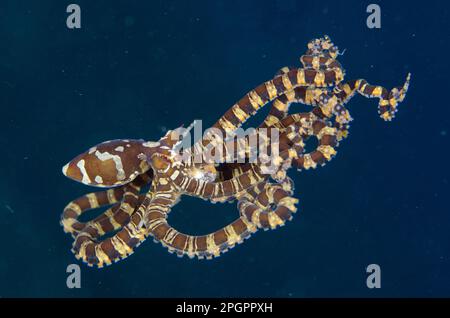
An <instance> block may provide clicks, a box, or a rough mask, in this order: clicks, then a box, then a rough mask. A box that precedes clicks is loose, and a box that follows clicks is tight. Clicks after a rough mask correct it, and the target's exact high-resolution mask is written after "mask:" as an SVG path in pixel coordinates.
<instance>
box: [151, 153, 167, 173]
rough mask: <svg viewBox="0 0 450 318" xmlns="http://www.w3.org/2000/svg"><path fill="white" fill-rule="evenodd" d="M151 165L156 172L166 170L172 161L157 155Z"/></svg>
mask: <svg viewBox="0 0 450 318" xmlns="http://www.w3.org/2000/svg"><path fill="white" fill-rule="evenodd" d="M151 164H152V167H153V168H155V169H156V170H166V169H167V168H169V166H170V160H169V159H168V158H166V157H164V156H158V155H155V156H153V157H152V162H151Z"/></svg>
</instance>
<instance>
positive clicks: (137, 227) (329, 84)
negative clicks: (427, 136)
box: [61, 36, 410, 267]
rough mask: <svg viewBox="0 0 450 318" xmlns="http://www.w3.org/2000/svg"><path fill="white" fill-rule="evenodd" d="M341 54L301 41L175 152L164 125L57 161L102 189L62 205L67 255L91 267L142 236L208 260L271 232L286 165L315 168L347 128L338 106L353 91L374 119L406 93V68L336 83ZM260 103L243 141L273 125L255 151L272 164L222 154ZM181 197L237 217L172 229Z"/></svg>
mask: <svg viewBox="0 0 450 318" xmlns="http://www.w3.org/2000/svg"><path fill="white" fill-rule="evenodd" d="M341 54H342V53H341V52H340V51H339V50H338V47H337V46H335V45H334V44H333V43H332V42H331V40H330V38H329V37H328V36H325V37H323V38H319V39H314V40H312V41H310V42H309V43H308V49H307V51H306V53H305V54H304V55H302V56H301V57H300V62H301V64H302V67H298V68H287V67H284V68H282V69H281V70H280V71H279V72H278V73H277V74H276V75H275V77H274V78H272V79H270V80H269V81H266V82H264V83H263V84H261V85H259V86H257V87H256V88H255V89H253V90H251V91H250V92H249V93H247V94H246V95H245V96H244V97H243V98H241V99H240V100H239V101H238V102H237V103H236V104H234V105H233V106H232V107H231V108H230V109H229V110H228V111H227V112H226V113H225V114H224V115H223V116H222V117H221V118H220V119H219V120H218V121H217V122H216V123H215V124H214V125H213V127H212V128H215V129H216V131H219V132H223V133H224V135H225V136H227V137H226V138H217V135H214V134H205V135H204V137H203V138H202V139H201V140H200V141H197V142H196V143H195V144H194V145H193V146H192V147H190V148H187V149H183V151H182V152H180V151H175V149H176V148H177V146H178V145H179V143H180V138H179V137H180V134H178V133H176V130H172V131H168V132H167V133H166V135H165V136H164V137H162V138H161V139H160V140H159V141H157V142H152V141H145V140H131V139H130V140H128V139H123V140H112V141H107V142H103V143H101V144H98V145H97V146H94V147H92V148H90V149H89V150H88V151H86V152H84V153H82V154H81V155H79V156H77V157H75V159H73V160H72V161H70V162H69V163H68V164H66V165H65V166H64V167H63V173H64V175H66V176H67V177H69V178H72V179H74V180H76V181H79V182H82V183H84V184H86V185H90V186H97V187H104V188H109V189H105V190H104V191H100V192H94V193H89V194H86V195H84V196H82V197H80V198H77V199H75V200H73V201H72V202H70V203H69V204H68V205H67V206H66V208H65V209H64V212H63V214H62V218H61V225H62V226H63V228H64V231H65V232H67V233H70V234H71V235H72V237H73V239H74V242H73V248H72V251H73V253H74V254H75V256H76V257H77V258H78V259H82V260H83V261H84V262H86V263H87V264H88V265H90V266H92V265H96V266H97V267H103V266H104V265H105V264H106V265H110V264H111V263H113V262H117V261H118V260H120V259H123V258H126V257H127V256H129V255H130V254H132V253H133V251H134V249H135V248H136V247H137V246H139V245H140V244H141V243H142V242H143V241H144V240H145V239H146V238H147V237H148V236H149V235H150V236H152V237H153V239H154V240H155V241H156V242H160V243H161V244H162V245H163V246H165V247H167V248H168V250H169V252H174V253H176V254H177V255H178V256H183V255H187V256H189V257H191V258H193V257H195V256H196V257H198V258H200V259H202V258H207V259H211V258H213V257H217V256H219V255H220V254H221V253H224V252H226V251H227V250H229V249H230V248H232V247H234V246H235V245H236V244H239V243H242V242H243V241H244V240H245V239H246V238H249V237H250V235H251V234H252V233H255V232H256V231H258V230H259V229H264V230H267V229H275V228H277V227H280V226H283V225H284V224H285V222H286V221H288V220H291V218H292V216H293V214H294V213H295V212H296V204H297V202H298V200H297V199H296V198H295V197H293V182H292V180H291V179H290V178H289V177H287V175H286V171H287V170H288V169H289V168H290V167H294V168H296V169H298V170H302V169H310V168H316V167H317V166H321V165H324V164H325V163H326V162H328V161H330V160H331V159H332V158H333V157H334V156H335V154H336V148H337V147H338V145H339V142H340V141H341V140H342V139H344V138H346V137H347V134H348V129H349V123H350V122H351V120H352V118H351V116H350V113H349V111H348V110H347V108H346V103H347V102H348V101H349V100H350V99H351V98H352V97H353V96H354V94H355V93H359V94H361V95H363V96H365V97H369V98H374V97H376V98H378V99H379V103H378V112H379V114H380V117H381V118H382V119H384V120H386V121H390V120H392V119H393V118H394V115H395V113H396V111H397V104H398V103H399V102H401V101H403V99H404V98H405V94H406V92H407V90H408V86H409V80H410V74H408V76H407V78H406V81H405V83H404V84H403V86H401V87H396V88H393V89H391V90H387V89H385V88H384V87H381V86H374V85H370V84H369V83H367V82H366V81H365V80H364V79H357V80H351V81H348V82H344V75H345V71H344V69H343V68H342V66H341V64H340V63H339V62H338V60H337V57H338V56H339V55H341ZM269 102H272V106H271V109H270V112H269V114H268V116H267V117H266V119H265V120H264V122H263V123H262V124H261V125H260V126H259V127H258V128H257V129H255V130H254V131H253V133H252V134H250V135H247V136H245V138H244V139H245V140H244V141H248V140H249V139H250V138H252V137H261V136H263V134H262V132H267V131H274V130H276V132H277V138H276V140H275V139H274V138H272V134H270V133H269V134H264V138H262V140H263V141H264V142H262V143H260V144H259V148H258V149H259V150H258V151H259V152H261V149H265V147H267V148H268V149H267V153H269V155H272V156H271V157H272V158H271V161H270V163H271V167H272V169H267V167H268V164H267V162H263V160H256V161H250V160H241V161H236V160H234V161H233V160H224V159H230V158H234V159H236V155H237V154H236V152H232V153H230V151H229V150H227V149H228V148H227V147H225V146H224V144H230V143H233V144H236V143H237V141H236V139H233V136H235V132H236V131H237V130H238V129H239V128H240V127H241V126H242V125H243V123H244V122H245V121H246V120H247V119H248V118H250V117H251V116H253V115H254V114H255V113H256V112H257V111H258V110H259V109H260V108H262V107H263V106H264V105H266V104H268V103H269ZM292 103H301V104H304V105H309V106H311V111H310V112H304V113H294V114H289V112H288V111H289V106H290V105H291V104H292ZM312 137H315V138H316V139H317V146H316V147H315V149H314V150H312V151H309V152H306V151H305V142H306V141H307V140H308V139H309V138H312ZM260 139H261V138H260ZM244 144H245V143H244ZM245 145H247V146H244V148H242V147H241V148H240V149H241V152H240V153H239V154H240V155H241V156H244V159H248V158H249V156H250V153H251V152H252V151H254V149H250V148H251V147H249V146H248V144H245ZM273 145H276V146H277V149H278V151H277V152H276V155H273V153H272V152H271V150H270V149H272V148H271V147H273ZM269 148H270V149H269ZM211 149H216V150H217V149H221V150H223V151H221V152H220V154H219V155H218V156H216V157H219V158H220V160H219V161H218V162H208V161H206V160H204V161H201V162H198V160H197V161H194V160H186V158H191V159H192V157H193V156H194V153H195V154H198V153H200V157H201V158H203V153H206V152H207V151H206V150H208V151H211ZM242 149H243V151H242ZM202 151H203V152H202ZM180 153H181V154H182V155H183V156H180ZM203 159H204V158H203ZM144 189H146V190H145V191H144ZM183 195H190V196H194V197H198V198H202V199H204V200H208V201H210V202H225V201H237V208H238V211H239V216H238V217H237V218H236V219H235V220H234V221H233V222H232V223H230V224H228V225H226V226H225V227H223V228H221V229H219V230H217V231H215V232H213V233H210V234H206V235H188V234H184V233H181V232H179V231H178V230H176V229H175V228H173V227H172V226H171V225H170V224H169V222H168V220H167V218H168V215H169V212H170V211H171V209H172V207H173V206H174V205H175V204H177V203H178V202H179V201H180V199H181V198H182V196H183ZM104 206H109V208H108V209H107V210H106V211H105V212H103V213H102V214H100V215H99V216H97V217H96V218H94V219H92V220H90V221H87V222H82V221H80V216H81V215H82V214H83V213H85V212H86V211H88V210H91V209H96V208H99V207H104Z"/></svg>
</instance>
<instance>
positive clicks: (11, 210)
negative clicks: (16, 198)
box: [5, 204, 14, 213]
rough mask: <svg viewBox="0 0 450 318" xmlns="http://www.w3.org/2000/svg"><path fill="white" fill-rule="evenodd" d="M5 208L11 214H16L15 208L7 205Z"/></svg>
mask: <svg viewBox="0 0 450 318" xmlns="http://www.w3.org/2000/svg"><path fill="white" fill-rule="evenodd" d="M5 208H6V209H7V210H8V211H9V212H11V213H14V210H13V208H12V207H10V206H9V205H8V204H5Z"/></svg>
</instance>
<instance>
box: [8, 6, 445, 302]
mask: <svg viewBox="0 0 450 318" xmlns="http://www.w3.org/2000/svg"><path fill="white" fill-rule="evenodd" d="M69 3H71V2H68V1H46V0H40V1H2V2H1V4H0V105H1V110H2V115H1V117H0V118H1V119H0V122H1V127H2V128H1V129H2V130H1V132H2V133H1V135H0V149H2V152H1V157H0V158H1V159H0V160H1V162H0V172H1V173H0V176H1V177H0V190H1V191H0V211H1V212H0V213H1V217H0V225H1V232H0V233H1V234H0V238H1V240H0V241H1V248H0V250H1V256H0V296H2V297H8V296H39V297H48V296H62V297H73V296H82V297H92V296H124V297H133V296H143V297H147V296H149V297H155V296H158V297H169V296H217V297H226V296H275V297H321V296H326V297H328V296H339V297H347V296H357V297H359V296H364V297H382V296H395V297H402V296H426V297H429V296H450V284H449V283H450V231H449V230H450V211H449V208H448V196H449V169H448V158H449V154H450V152H449V150H448V149H449V148H448V147H449V132H450V131H449V129H450V127H449V124H450V123H449V114H450V111H449V108H450V105H449V97H448V96H449V74H450V73H449V67H448V57H447V55H448V52H449V51H450V46H449V33H448V30H449V23H448V20H449V5H448V4H445V3H444V2H443V1H442V2H434V1H427V2H422V3H421V4H420V6H419V4H412V3H410V2H406V1H403V2H400V1H398V2H397V1H396V3H395V4H394V3H392V2H391V1H389V2H378V3H379V4H380V5H381V9H382V27H381V29H379V30H371V29H368V28H367V27H366V24H365V23H366V17H367V15H368V14H367V13H366V7H367V5H368V4H369V3H370V2H364V1H363V2H361V1H352V2H350V1H348V2H345V3H341V2H339V3H338V2H334V1H328V2H327V1H294V0H279V1H268V2H267V3H266V2H265V1H198V2H196V4H187V3H186V2H182V1H178V2H174V1H151V2H150V1H149V2H146V4H143V2H142V1H114V2H111V1H99V0H97V1H80V0H78V1H77V2H76V3H78V4H79V5H80V6H81V9H82V28H81V29H80V30H69V29H67V28H66V26H65V20H66V17H67V14H66V13H65V11H66V6H67V5H68V4H69ZM324 34H328V35H330V36H331V38H332V39H333V41H334V42H335V43H336V44H337V45H339V47H340V48H342V49H343V48H345V49H346V52H345V55H344V56H342V57H341V58H340V61H341V62H342V63H343V65H344V67H345V68H346V71H347V77H346V78H347V79H353V78H365V79H367V80H368V81H369V82H371V83H375V84H381V85H384V86H386V87H388V88H391V87H393V86H397V85H400V84H402V83H403V81H404V79H405V76H406V74H407V72H411V73H412V83H411V87H410V91H409V92H408V96H407V98H406V100H405V101H404V102H403V103H402V104H401V105H400V111H399V113H398V115H397V117H396V118H395V120H394V121H393V122H391V123H386V122H383V121H382V120H380V119H379V118H378V114H377V109H376V108H377V107H376V105H377V101H376V100H368V99H365V98H363V97H361V96H357V97H355V98H354V99H353V100H351V102H350V104H349V106H348V107H349V109H350V110H351V112H352V115H353V117H354V118H355V120H354V122H353V124H352V128H351V134H350V136H349V138H348V139H347V140H345V141H344V142H343V143H342V145H341V147H340V148H339V153H338V156H337V157H336V158H335V159H334V160H333V161H332V162H330V163H329V164H328V165H326V166H325V167H324V168H320V169H317V170H314V171H307V172H302V173H296V172H295V171H291V172H290V175H291V176H292V177H293V179H294V181H295V183H296V196H297V197H298V198H299V199H300V205H299V207H300V208H299V213H298V214H297V215H296V216H295V218H294V220H293V221H292V222H290V223H289V224H287V226H285V227H283V228H281V229H278V230H276V231H269V232H260V233H257V234H255V235H254V236H253V237H252V238H251V239H250V240H248V241H246V242H245V244H243V245H241V246H238V247H236V248H235V249H233V250H232V251H231V252H228V253H226V254H224V255H223V256H222V257H220V258H218V259H215V260H212V261H198V260H190V259H187V258H183V259H179V258H177V257H175V256H174V255H170V254H169V253H167V251H166V250H165V249H164V248H162V247H161V246H159V245H157V244H154V243H153V242H151V240H147V241H146V242H145V243H144V244H143V245H141V246H140V247H139V248H138V249H137V250H136V253H135V254H134V255H132V256H131V257H129V258H128V259H126V260H124V261H122V262H120V263H118V264H115V265H114V266H111V267H108V268H105V269H102V270H98V269H92V268H88V267H86V266H85V265H84V264H82V265H81V275H82V288H81V289H73V290H71V289H68V288H67V287H66V277H67V274H66V267H67V265H69V264H71V263H77V261H76V260H75V258H74V256H73V255H72V253H71V252H70V246H71V239H70V238H69V237H68V236H67V235H65V234H64V233H63V231H62V228H61V227H60V226H59V217H60V214H61V212H62V209H63V207H64V206H65V204H66V203H67V202H68V201H70V200H72V199H73V198H75V197H77V196H79V195H82V194H84V193H87V192H89V191H90V190H92V189H89V188H88V187H86V186H84V185H81V184H77V183H75V182H73V181H71V180H69V179H66V178H65V177H64V176H63V175H62V173H61V167H62V165H63V164H65V163H66V162H67V161H68V160H70V159H72V158H73V157H74V156H75V155H77V154H78V153H81V152H82V151H84V150H86V149H87V148H89V147H90V146H92V145H95V144H97V143H99V142H101V141H104V140H109V139H116V138H144V139H147V140H158V139H159V138H160V137H161V136H162V135H163V131H164V130H165V129H170V128H175V127H178V126H180V125H181V124H185V125H188V124H190V123H191V122H192V121H193V120H194V119H202V120H203V121H204V125H205V126H207V125H211V124H212V123H213V122H214V121H215V120H216V119H217V118H218V117H219V116H221V115H222V114H223V113H224V112H225V111H226V110H227V109H228V107H230V106H231V105H233V104H234V103H235V102H236V101H237V100H238V99H239V98H241V97H242V96H243V95H244V94H245V93H246V92H247V91H249V90H250V89H252V88H254V87H256V85H258V84H259V83H261V82H263V81H265V80H267V79H270V78H271V77H272V76H273V75H274V73H275V72H276V71H277V70H278V69H279V68H281V67H282V66H285V65H298V64H299V62H298V58H299V57H300V55H301V54H303V52H304V51H305V45H306V43H307V42H308V41H309V40H310V39H312V38H315V37H319V36H322V35H324ZM293 108H294V109H295V106H294V107H293ZM300 109H301V110H303V108H301V107H299V111H300ZM236 216H237V209H236V206H235V204H234V203H233V204H216V205H211V204H208V203H206V202H204V201H201V200H197V199H193V198H186V199H183V200H182V202H181V203H180V204H179V205H177V206H176V207H175V209H174V210H173V212H172V215H171V220H172V221H173V223H174V224H176V225H177V226H178V227H179V228H180V229H181V230H183V231H187V232H194V233H195V232H196V233H205V232H209V231H213V230H215V229H216V228H217V227H219V226H223V225H225V224H226V223H227V222H229V221H230V220H232V219H233V218H235V217H236ZM372 263H375V264H379V265H380V267H381V273H382V274H381V281H382V283H381V288H380V289H368V288H367V287H366V276H367V274H366V271H365V269H366V266H367V265H369V264H372Z"/></svg>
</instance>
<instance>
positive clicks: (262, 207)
mask: <svg viewBox="0 0 450 318" xmlns="http://www.w3.org/2000/svg"><path fill="white" fill-rule="evenodd" d="M289 192H290V191H289V190H288V189H286V186H285V187H283V185H282V184H281V185H280V184H270V183H267V184H265V185H264V189H263V191H261V192H260V193H259V194H258V195H257V197H256V198H255V200H248V198H243V199H241V200H240V201H239V203H238V209H239V212H240V214H241V216H244V217H245V218H246V219H247V220H248V221H249V222H252V223H253V224H255V225H256V226H257V227H258V228H262V229H264V230H268V229H275V228H277V227H279V226H283V225H284V224H285V223H286V221H289V220H291V219H292V214H293V213H295V212H296V211H297V208H296V207H295V205H296V204H297V203H298V200H297V199H295V198H293V197H291V196H290V193H289Z"/></svg>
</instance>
